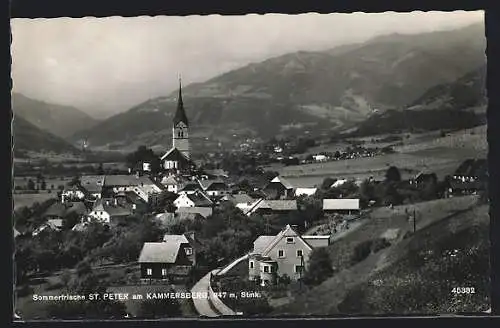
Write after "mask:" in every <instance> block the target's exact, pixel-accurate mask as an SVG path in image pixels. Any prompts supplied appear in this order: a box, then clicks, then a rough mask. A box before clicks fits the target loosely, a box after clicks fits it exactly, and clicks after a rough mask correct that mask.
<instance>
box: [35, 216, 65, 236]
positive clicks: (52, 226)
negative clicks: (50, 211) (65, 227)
mask: <svg viewBox="0 0 500 328" xmlns="http://www.w3.org/2000/svg"><path fill="white" fill-rule="evenodd" d="M61 227H62V220H61V219H51V220H49V221H47V222H45V223H43V224H41V225H40V226H39V227H38V228H36V229H35V230H34V231H33V232H32V236H37V235H39V234H40V233H41V232H42V231H60V230H61Z"/></svg>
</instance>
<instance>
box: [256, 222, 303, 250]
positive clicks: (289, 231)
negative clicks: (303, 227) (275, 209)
mask: <svg viewBox="0 0 500 328" xmlns="http://www.w3.org/2000/svg"><path fill="white" fill-rule="evenodd" d="M286 237H295V238H298V239H299V240H301V241H302V242H303V243H304V244H305V245H306V247H307V248H309V249H310V250H312V247H311V246H310V245H309V244H308V243H307V242H306V241H305V240H304V239H302V238H301V237H300V235H299V233H298V232H297V231H295V230H294V229H293V228H292V227H291V226H290V225H289V224H287V225H286V226H285V228H283V230H281V231H280V232H279V233H278V234H277V235H276V236H275V237H274V239H273V240H270V238H269V240H270V242H269V244H268V245H267V246H266V247H265V248H264V250H263V251H262V253H261V254H262V255H263V256H267V255H268V253H269V252H270V251H271V250H272V249H273V247H274V246H275V245H276V244H277V243H278V242H279V241H280V240H281V239H283V238H286ZM257 239H258V238H257ZM264 240H265V239H264Z"/></svg>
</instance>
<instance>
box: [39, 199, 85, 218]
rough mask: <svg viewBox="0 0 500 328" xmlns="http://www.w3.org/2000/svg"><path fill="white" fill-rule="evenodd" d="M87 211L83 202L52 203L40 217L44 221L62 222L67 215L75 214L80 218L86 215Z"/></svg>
mask: <svg viewBox="0 0 500 328" xmlns="http://www.w3.org/2000/svg"><path fill="white" fill-rule="evenodd" d="M87 213H88V209H87V206H85V204H84V203H83V202H65V203H54V204H52V205H51V206H49V208H47V210H45V212H44V213H43V215H42V217H43V218H45V219H46V220H52V219H54V220H62V219H64V218H66V217H67V216H68V215H71V214H75V215H77V216H78V217H80V218H82V217H84V216H85V215H87Z"/></svg>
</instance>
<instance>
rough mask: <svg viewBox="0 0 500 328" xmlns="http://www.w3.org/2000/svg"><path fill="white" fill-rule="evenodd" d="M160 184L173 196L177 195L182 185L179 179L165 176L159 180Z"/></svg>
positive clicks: (173, 176)
mask: <svg viewBox="0 0 500 328" xmlns="http://www.w3.org/2000/svg"><path fill="white" fill-rule="evenodd" d="M161 184H162V185H163V186H164V187H165V188H166V189H167V191H169V192H172V193H174V194H177V193H179V191H180V190H181V189H182V187H183V186H184V184H183V183H182V181H181V179H179V178H178V177H176V176H175V175H166V176H164V177H163V179H162V180H161Z"/></svg>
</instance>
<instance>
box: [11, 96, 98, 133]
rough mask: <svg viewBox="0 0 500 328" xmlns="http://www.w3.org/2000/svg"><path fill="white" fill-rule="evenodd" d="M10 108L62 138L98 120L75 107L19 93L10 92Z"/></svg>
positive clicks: (86, 127)
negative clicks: (50, 102) (47, 101)
mask: <svg viewBox="0 0 500 328" xmlns="http://www.w3.org/2000/svg"><path fill="white" fill-rule="evenodd" d="M12 109H13V111H14V113H16V115H17V116H20V117H22V118H24V119H25V120H26V121H28V122H30V123H31V124H33V125H35V126H37V127H38V128H40V129H42V130H46V131H50V132H51V133H53V134H54V135H56V136H59V137H62V138H67V137H69V136H71V135H73V134H74V133H75V132H78V131H81V130H84V129H89V128H91V127H93V126H95V125H96V124H97V122H98V121H97V120H95V119H94V118H92V117H90V116H89V115H88V114H86V113H84V112H82V111H81V110H79V109H77V108H75V107H70V106H61V105H55V104H49V103H46V102H43V101H39V100H35V99H31V98H28V97H26V96H24V95H22V94H20V93H13V94H12Z"/></svg>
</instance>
